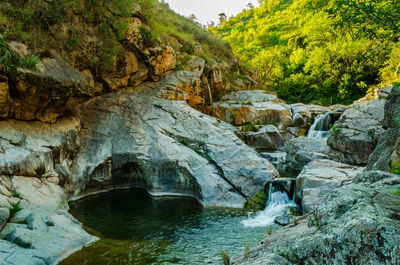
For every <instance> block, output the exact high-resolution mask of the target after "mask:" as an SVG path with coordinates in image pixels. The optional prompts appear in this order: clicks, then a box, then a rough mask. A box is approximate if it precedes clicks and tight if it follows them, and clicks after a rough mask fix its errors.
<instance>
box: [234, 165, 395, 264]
mask: <svg viewBox="0 0 400 265" xmlns="http://www.w3.org/2000/svg"><path fill="white" fill-rule="evenodd" d="M377 174H380V173H379V172H377ZM385 176H386V175H385ZM361 179H362V177H361ZM396 188H397V189H399V188H400V177H399V176H398V175H393V174H392V175H391V176H390V178H383V179H382V180H380V181H378V182H373V183H359V184H350V185H346V186H343V187H341V188H338V189H335V190H334V191H332V192H330V193H329V194H328V195H327V197H325V199H324V200H323V201H322V203H321V204H320V206H319V207H318V208H317V209H316V210H315V212H314V214H310V215H308V216H307V217H306V218H305V219H303V220H299V221H298V222H297V225H290V226H287V227H285V228H283V229H281V230H278V231H277V232H275V233H272V235H270V236H268V238H267V239H265V240H264V241H262V242H261V244H260V245H258V246H257V247H256V248H254V249H251V250H250V251H249V253H248V257H247V258H245V257H242V258H241V259H239V260H237V261H236V262H234V264H246V265H256V264H347V263H352V264H399V263H400V260H399V257H400V233H399V232H400V221H399V215H398V205H399V204H400V196H398V195H393V194H391V192H392V191H393V189H396ZM271 255H272V256H273V257H274V261H272V260H271ZM275 260H278V261H279V262H277V263H274V262H275Z"/></svg>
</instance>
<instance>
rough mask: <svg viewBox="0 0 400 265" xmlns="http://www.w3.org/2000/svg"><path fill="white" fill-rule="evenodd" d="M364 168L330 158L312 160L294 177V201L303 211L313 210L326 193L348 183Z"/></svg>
mask: <svg viewBox="0 0 400 265" xmlns="http://www.w3.org/2000/svg"><path fill="white" fill-rule="evenodd" d="M363 170H364V168H363V167H356V166H350V165H346V164H342V163H338V162H334V161H331V160H326V159H322V160H313V161H312V162H310V163H309V164H308V165H307V166H305V167H304V169H303V170H302V171H301V173H300V174H299V176H298V177H297V178H296V189H297V191H296V201H298V202H301V206H302V208H303V211H304V212H305V213H309V212H311V211H313V210H315V209H316V208H317V207H318V206H319V205H320V203H321V202H322V201H323V198H324V196H325V195H326V194H328V193H329V192H330V191H332V190H333V189H335V188H338V187H341V186H343V185H347V184H350V183H351V182H352V181H353V180H354V178H355V177H356V176H357V175H358V174H359V173H361V172H362V171H363Z"/></svg>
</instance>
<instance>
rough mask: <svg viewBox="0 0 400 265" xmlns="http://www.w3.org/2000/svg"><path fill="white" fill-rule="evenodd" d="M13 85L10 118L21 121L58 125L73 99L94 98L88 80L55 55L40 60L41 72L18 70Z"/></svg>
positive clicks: (51, 52) (50, 53) (54, 53)
mask: <svg viewBox="0 0 400 265" xmlns="http://www.w3.org/2000/svg"><path fill="white" fill-rule="evenodd" d="M14 82H15V83H16V89H15V90H14V94H15V95H13V96H12V102H13V105H12V107H11V108H12V110H13V111H12V112H9V114H8V116H7V118H15V119H18V120H28V121H30V120H40V121H43V122H55V121H56V119H57V117H59V116H60V115H62V114H63V113H64V111H65V110H66V106H67V103H68V100H69V99H70V98H71V97H78V98H79V97H80V98H89V97H92V96H94V94H95V88H94V87H91V86H90V82H89V81H88V79H87V78H86V77H85V76H84V75H83V74H81V73H80V72H79V71H77V70H75V69H73V68H72V67H71V66H70V65H69V64H67V63H66V62H65V61H64V60H63V59H62V58H61V57H60V56H59V55H58V54H57V53H56V52H55V51H50V52H49V57H46V58H43V59H41V66H40V70H39V71H32V70H26V69H19V70H18V75H17V77H16V80H15V81H14ZM3 98H4V96H3ZM3 102H5V101H3ZM5 104H7V103H5ZM1 108H2V107H0V109H1ZM3 108H4V107H3ZM5 108H7V107H5ZM4 118H5V117H4Z"/></svg>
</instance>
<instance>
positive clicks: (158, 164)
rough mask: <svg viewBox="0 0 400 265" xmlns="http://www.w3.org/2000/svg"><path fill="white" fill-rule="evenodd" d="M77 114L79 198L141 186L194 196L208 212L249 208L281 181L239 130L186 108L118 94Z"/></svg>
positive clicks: (139, 95) (135, 94)
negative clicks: (211, 207)
mask: <svg viewBox="0 0 400 265" xmlns="http://www.w3.org/2000/svg"><path fill="white" fill-rule="evenodd" d="M162 88H163V85H162V83H158V84H154V85H153V87H152V89H153V90H154V91H155V90H157V89H158V90H162ZM143 89H144V88H140V87H139V88H138V91H143ZM151 94H153V95H154V93H153V92H151ZM77 113H78V115H79V117H80V119H81V120H82V123H83V129H82V132H81V134H80V138H81V149H80V151H79V152H78V154H77V159H76V160H75V161H74V168H73V171H72V182H71V183H69V185H71V187H73V188H72V189H73V190H72V191H75V197H79V196H83V195H87V194H90V193H93V192H99V191H104V190H109V189H114V188H121V187H142V188H145V189H147V190H148V191H149V192H150V193H153V194H180V195H184V196H192V197H195V198H197V199H198V200H199V201H201V202H202V203H203V204H204V205H215V206H229V207H243V206H244V203H245V201H246V200H247V199H249V198H251V197H252V196H254V194H255V193H256V192H258V191H259V190H262V189H263V188H264V185H265V183H266V182H267V181H268V180H270V179H271V178H274V177H276V176H277V175H278V174H277V171H276V170H275V168H274V167H273V166H272V165H271V164H270V163H269V162H268V161H267V160H265V159H262V158H261V157H259V156H258V154H257V153H256V152H255V151H253V150H252V149H251V148H249V147H248V146H247V145H245V144H244V143H243V142H242V141H241V140H239V139H238V138H237V137H236V136H235V133H234V132H235V129H234V128H233V127H231V126H230V125H228V124H226V123H224V122H222V121H219V120H217V119H215V118H212V117H209V116H206V115H204V114H202V113H200V112H197V111H195V110H193V109H192V108H190V107H189V106H188V105H187V104H186V103H185V102H182V101H169V100H163V99H160V98H157V97H154V96H151V95H145V94H144V93H141V92H119V93H114V94H109V95H104V96H101V97H98V98H95V99H93V100H91V101H89V102H87V103H85V104H83V105H82V106H81V107H79V108H78V109H77ZM115 128H118V130H115ZM93 150H96V152H93Z"/></svg>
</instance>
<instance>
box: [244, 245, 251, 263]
mask: <svg viewBox="0 0 400 265" xmlns="http://www.w3.org/2000/svg"><path fill="white" fill-rule="evenodd" d="M249 250H250V246H249V243H248V242H244V244H243V256H244V258H245V259H247V258H248V257H249Z"/></svg>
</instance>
